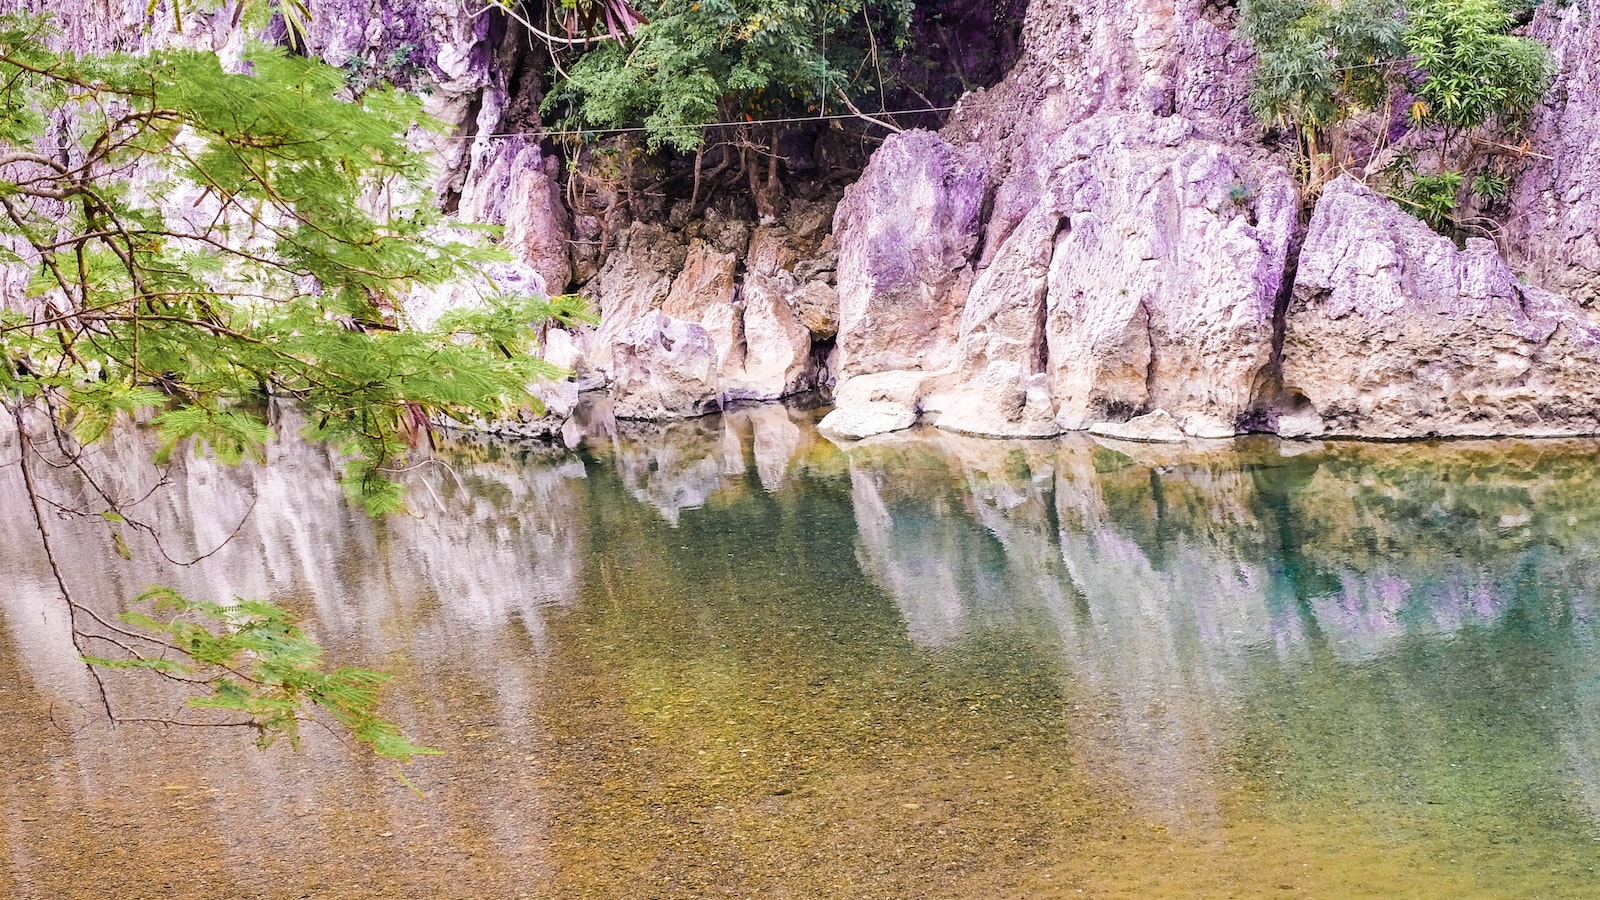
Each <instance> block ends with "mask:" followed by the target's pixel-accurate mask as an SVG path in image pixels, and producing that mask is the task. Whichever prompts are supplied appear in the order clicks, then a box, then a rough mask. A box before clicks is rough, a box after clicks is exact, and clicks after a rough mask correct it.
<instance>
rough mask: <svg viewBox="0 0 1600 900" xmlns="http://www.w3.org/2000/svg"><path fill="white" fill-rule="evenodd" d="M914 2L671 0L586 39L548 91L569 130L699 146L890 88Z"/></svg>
mask: <svg viewBox="0 0 1600 900" xmlns="http://www.w3.org/2000/svg"><path fill="white" fill-rule="evenodd" d="M911 11H912V2H911V0H840V2H834V0H829V2H825V3H824V2H800V3H793V2H775V0H665V2H663V3H662V4H661V5H660V6H659V7H656V8H654V9H652V10H651V12H650V19H649V21H648V22H645V23H643V24H642V25H639V26H638V27H637V29H636V30H634V32H633V33H632V35H631V36H622V35H618V36H617V37H618V38H620V39H619V40H615V41H606V42H602V43H600V44H599V45H598V46H593V47H586V48H585V49H584V50H583V51H581V52H578V53H577V54H576V59H575V60H574V61H572V62H571V63H570V64H569V65H567V67H566V68H565V73H564V77H563V78H562V79H561V80H560V81H559V82H558V83H557V85H556V88H555V90H553V91H552V92H551V93H550V96H549V97H547V98H546V99H545V109H546V111H550V110H554V109H556V108H558V107H560V108H564V109H565V110H566V118H565V120H564V125H565V126H566V127H569V128H620V127H625V126H631V125H643V127H644V128H645V130H646V135H647V141H648V144H649V146H650V148H651V149H652V150H653V149H655V148H657V147H660V146H662V145H670V146H672V147H675V148H677V149H679V150H681V151H685V152H693V151H695V150H696V149H698V148H699V147H700V144H701V140H702V137H701V135H702V130H701V126H703V125H706V124H708V123H712V122H719V121H733V120H738V119H743V118H753V119H760V118H768V117H772V116H784V115H804V114H807V113H815V112H817V111H818V110H821V109H823V108H832V109H836V110H838V111H841V112H842V111H845V110H847V109H849V108H850V107H851V105H852V104H853V103H854V102H855V101H856V100H858V99H860V98H861V97H862V96H864V95H865V94H869V93H873V92H876V91H881V90H882V88H883V70H884V67H885V65H886V63H885V62H884V61H883V60H882V59H881V58H880V47H885V48H886V47H892V46H894V45H895V43H896V42H899V41H902V40H904V37H905V34H906V31H907V29H908V28H909V25H910V21H911Z"/></svg>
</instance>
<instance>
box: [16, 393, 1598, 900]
mask: <svg viewBox="0 0 1600 900" xmlns="http://www.w3.org/2000/svg"><path fill="white" fill-rule="evenodd" d="M813 419H814V415H813V414H810V413H804V412H796V411H787V410H784V409H781V408H776V407H771V408H760V409H752V410H744V411H740V412H737V413H730V414H728V415H726V416H722V417H713V418H710V419H706V420H702V421H698V422H691V423H681V424H675V425H671V426H661V425H632V426H626V425H625V426H623V427H606V426H604V425H603V424H600V425H596V426H594V428H593V429H591V434H590V436H589V437H588V438H587V439H586V440H585V441H584V443H583V444H582V445H581V446H580V447H579V448H578V449H576V450H574V451H570V452H567V451H554V450H544V449H539V450H517V449H510V448H504V447H501V448H495V447H485V446H475V445H474V446H465V447H461V448H457V449H456V450H453V451H451V452H450V453H447V454H444V455H443V456H442V457H441V458H442V459H445V460H448V461H449V464H450V467H449V468H448V469H447V468H446V467H445V466H428V467H424V468H422V469H419V470H418V471H417V473H415V477H416V479H417V480H416V482H415V484H414V487H413V493H412V498H413V505H414V507H415V509H416V512H417V514H418V517H416V518H404V517H401V518H394V519H389V520H385V521H381V522H373V521H369V520H367V519H365V518H364V517H362V516H361V515H360V514H359V513H352V512H351V511H350V510H348V509H347V508H346V506H345V505H344V503H343V501H342V499H341V498H340V495H339V491H338V488H337V487H336V486H335V485H334V484H333V481H332V478H331V477H330V476H329V474H328V473H329V460H328V459H327V457H326V456H325V455H323V454H322V453H320V452H319V451H316V450H313V449H307V448H304V447H280V448H276V449H275V450H274V452H273V456H272V459H271V460H270V462H269V463H268V464H267V465H264V466H246V467H244V468H241V469H226V468H219V467H217V466H215V465H213V464H211V463H210V462H208V461H205V460H192V459H190V460H183V461H181V462H180V463H179V464H178V466H177V467H176V468H175V469H174V470H173V471H172V472H170V473H169V480H170V482H171V483H170V485H168V486H166V487H164V488H162V489H161V490H158V491H156V492H155V493H154V494H152V496H151V498H150V499H149V500H148V501H146V502H145V503H144V504H143V505H142V506H141V507H139V508H140V509H143V510H145V514H146V515H147V516H149V517H151V518H154V519H159V520H161V521H163V522H165V523H166V528H165V534H166V544H167V549H168V551H169V552H171V553H172V554H173V555H174V556H177V555H180V554H182V553H184V552H188V553H193V552H197V551H198V552H204V551H206V550H210V549H212V548H213V547H215V546H216V545H217V543H218V542H220V541H221V540H222V539H223V538H225V537H226V536H227V535H229V534H230V533H233V532H234V530H235V529H236V528H237V529H238V531H237V534H236V536H235V537H234V538H233V540H232V541H231V542H230V543H228V544H227V545H226V546H225V547H224V548H223V549H222V550H221V551H220V552H218V553H217V554H216V555H215V556H213V557H211V558H210V559H208V560H206V561H205V562H204V563H202V564H200V565H198V566H195V567H192V568H181V569H180V568H177V567H173V566H170V565H164V564H162V565H158V564H157V560H158V559H159V554H158V553H157V552H156V550H155V548H154V547H152V546H150V545H149V544H147V543H141V542H140V541H139V540H137V539H130V543H131V544H132V547H133V550H134V554H135V556H134V559H133V561H131V562H123V561H121V560H119V559H118V558H117V557H116V555H115V554H114V552H113V549H112V546H111V543H110V538H109V536H108V535H107V534H106V533H105V531H104V528H103V526H100V525H95V524H90V523H86V522H83V521H80V520H60V521H55V522H52V528H53V529H54V530H55V532H56V533H57V534H58V535H60V536H61V537H62V539H63V540H64V541H68V540H70V542H71V543H72V548H71V549H70V550H69V551H68V553H67V563H68V574H69V577H70V579H71V580H72V582H73V584H74V585H75V587H76V589H77V590H78V591H79V592H80V594H82V595H85V596H94V597H96V598H98V602H99V603H100V604H101V605H102V606H103V607H104V608H106V609H108V610H109V609H114V608H116V607H117V605H118V604H119V603H120V602H122V601H123V600H124V599H125V598H127V597H130V596H132V595H134V594H136V593H137V592H138V591H139V590H140V589H142V588H143V587H144V586H145V585H147V584H152V583H162V584H173V585H176V586H178V587H180V588H182V589H184V590H185V591H187V592H189V593H191V594H196V595H202V596H211V597H218V598H225V597H227V596H230V595H232V594H235V593H238V594H244V595H247V596H261V597H267V598H270V599H273V600H276V601H278V602H281V603H284V604H286V605H289V606H291V607H293V608H295V609H297V610H299V611H300V612H302V613H303V614H305V615H306V616H307V617H308V619H309V620H310V622H311V625H312V628H313V630H314V631H315V633H316V635H317V637H318V638H319V639H320V640H322V641H323V642H324V643H325V644H326V645H328V646H329V647H330V648H331V650H332V651H334V652H336V653H338V654H339V655H340V657H341V658H343V659H348V660H352V661H356V662H360V663H363V664H367V665H372V666H377V667H382V668H385V669H388V670H390V671H392V672H394V673H396V675H397V678H396V682H395V684H394V686H393V687H392V689H391V691H390V694H389V703H388V710H389V712H390V713H391V714H392V715H393V716H394V717H395V718H397V719H399V720H400V721H402V722H403V723H404V724H405V727H406V728H407V730H408V731H409V732H410V733H411V734H413V735H415V736H416V737H418V738H419V739H420V740H422V741H423V742H424V743H427V744H430V745H432V746H435V747H439V748H441V749H444V750H446V751H447V754H446V755H445V756H443V757H438V758H429V759H424V760H421V761H419V762H417V763H416V764H414V765H413V766H411V767H409V769H408V770H407V771H408V774H409V776H410V778H411V780H412V781H413V782H414V783H415V784H416V785H417V787H418V788H419V789H420V790H421V792H422V793H423V794H425V795H426V796H425V798H424V797H419V796H418V795H417V794H416V793H413V792H412V791H411V790H410V789H408V788H407V787H406V786H404V785H403V784H401V783H400V781H399V780H398V779H397V778H396V777H395V776H394V774H393V767H392V766H388V765H385V764H380V763H376V762H374V761H372V760H370V759H367V758H365V757H362V756H360V755H354V754H351V753H349V752H347V751H346V749H345V748H344V747H343V746H342V745H341V744H340V743H339V742H338V741H337V740H335V739H334V738H333V737H332V736H331V735H329V734H328V733H325V732H321V731H317V730H312V731H310V732H308V733H307V741H306V745H305V747H304V749H303V750H302V751H301V752H299V753H294V752H292V751H290V750H289V749H288V748H287V747H279V748H273V749H271V750H268V751H266V752H260V751H257V750H255V749H254V747H253V746H252V744H251V741H250V737H249V735H247V734H243V733H237V732H232V731H221V730H215V729H211V730H208V729H187V728H161V727H155V726H122V727H118V728H111V727H109V726H108V725H107V724H106V722H105V721H104V717H103V715H101V714H100V713H98V712H97V707H96V705H95V703H96V701H95V699H94V695H93V693H92V687H91V684H90V683H89V682H88V680H87V678H86V676H85V675H84V673H83V671H82V669H81V667H79V666H78V665H77V664H76V663H75V662H74V654H73V651H72V649H71V646H70V644H69V643H68V640H67V636H66V633H65V631H64V627H65V626H64V623H63V617H62V615H61V612H60V610H59V606H58V603H57V601H56V600H55V598H54V594H53V592H52V588H51V585H50V583H49V582H48V580H47V578H48V572H47V571H46V569H45V568H44V565H43V560H42V558H41V556H40V553H39V552H38V550H37V549H36V548H37V539H36V537H35V536H34V535H33V533H32V531H31V528H30V525H29V521H28V519H27V517H26V511H25V506H24V505H23V501H22V500H21V498H20V494H21V489H20V485H19V483H18V482H19V479H18V476H17V470H16V467H15V465H14V464H12V465H7V466H5V467H3V468H0V498H3V499H0V503H3V505H4V509H3V510H0V512H3V517H0V541H3V542H4V543H3V546H4V547H5V548H6V550H5V553H4V555H3V558H0V579H3V584H4V585H5V589H4V590H0V621H3V626H4V628H3V632H0V768H3V770H4V771H5V772H6V777H5V778H4V779H0V811H3V816H0V829H3V835H4V850H5V852H4V854H3V856H0V894H4V895H8V896H18V897H63V896H70V897H119V898H121V897H166V896H180V897H181V896H191V897H369V896H392V897H517V896H528V897H563V898H565V897H582V896H616V897H698V896H760V897H817V896H850V897H941V898H943V897H982V898H989V897H1023V896H1027V897H1035V896H1054V895H1061V896H1071V897H1077V896H1129V897H1153V896H1218V897H1222V896H1261V895H1273V896H1280V895H1281V896H1305V897H1345V896H1457V897H1461V896H1480V897H1580V896H1581V897H1591V896H1595V893H1596V891H1597V890H1600V887H1597V885H1600V877H1597V873H1596V867H1597V865H1600V610H1597V608H1596V598H1597V597H1600V569H1597V567H1596V565H1595V555H1596V551H1597V550H1600V480H1597V472H1600V466H1597V456H1596V454H1597V452H1600V444H1596V443H1592V442H1537V443H1514V442H1502V443H1452V444H1441V445H1422V444H1404V445H1359V444H1347V443H1341V444H1333V443H1330V444H1326V445H1306V444H1283V445H1279V444H1277V443H1276V442H1268V441H1241V442H1226V443H1217V444H1211V445H1207V446H1205V447H1203V448H1187V449H1179V448H1164V447H1157V446H1145V445H1113V444H1110V443H1107V444H1104V445H1103V444H1100V443H1096V442H1095V441H1093V440H1090V439H1088V438H1083V437H1073V438H1070V439H1066V440H1062V441H1059V442H1056V441H1048V442H1000V441H984V440H976V439H966V438H958V437H954V436H950V435H942V434H938V433H936V432H924V433H918V434H915V435H906V436H900V437H894V438H890V439H885V440H882V441H881V442H879V443H870V442H869V443H868V444H866V445H862V446H857V447H855V448H854V449H851V450H848V451H842V450H840V449H838V448H836V447H834V446H833V445H832V444H829V443H828V442H826V441H823V440H821V439H819V438H817V437H816V436H815V433H814V431H813V429H812V421H813ZM140 452H141V451H140V450H139V448H138V446H137V445H136V443H135V442H133V441H128V442H127V443H126V444H125V445H123V446H118V447H113V448H111V449H110V451H109V455H108V457H107V458H106V459H105V461H104V473H105V476H106V478H107V479H108V480H110V481H112V482H114V483H115V484H116V485H117V489H118V490H120V491H123V492H125V493H126V494H128V495H137V494H142V493H144V492H145V491H146V490H147V489H148V488H149V487H150V486H151V483H152V478H151V477H150V476H149V474H148V473H147V472H145V470H143V469H142V468H141V467H140V466H138V465H136V464H134V460H136V459H137V458H138V454H139V453H140ZM15 453H16V449H15V445H14V443H12V444H6V445H5V447H4V448H0V458H3V459H14V458H15ZM50 492H51V496H53V497H55V498H57V499H59V500H62V501H64V502H70V501H75V500H82V498H83V488H82V486H81V485H74V484H72V483H70V482H67V481H55V482H52V483H51V487H50ZM241 522H242V523H243V524H242V526H241V524H240V523H241ZM113 702H114V703H115V704H116V705H117V706H118V708H119V710H121V711H123V712H124V713H126V714H130V715H132V714H151V713H159V714H170V713H171V712H172V710H173V709H175V707H176V704H177V702H178V701H177V698H174V697H170V696H167V695H165V694H163V693H162V692H161V691H160V690H159V689H156V688H154V687H153V686H151V685H149V684H148V683H145V682H143V681H138V680H132V679H119V680H116V681H114V682H113Z"/></svg>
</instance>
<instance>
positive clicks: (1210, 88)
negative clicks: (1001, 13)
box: [835, 0, 1297, 437]
mask: <svg viewBox="0 0 1600 900" xmlns="http://www.w3.org/2000/svg"><path fill="white" fill-rule="evenodd" d="M1228 15H1229V14H1228V13H1226V12H1223V11H1219V10H1216V9H1213V8H1210V7H1206V6H1204V5H1203V4H1200V3H1180V4H1177V5H1172V4H1167V3H1161V4H1151V3H1142V2H1091V3H1083V4H1071V3H1066V2H1052V0H1036V2H1034V3H1033V4H1030V7H1029V13H1028V24H1027V26H1026V28H1025V31H1024V43H1025V49H1024V53H1023V57H1022V60H1021V61H1020V62H1019V63H1018V65H1017V66H1016V68H1015V69H1013V71H1012V73H1011V74H1010V75H1008V76H1007V78H1006V79H1005V80H1004V81H1003V82H1002V83H1001V84H1000V85H998V86H996V87H994V88H991V89H989V90H988V91H986V92H978V93H976V94H973V95H970V96H969V97H967V98H965V99H964V100H963V101H962V103H961V105H960V108H959V109H958V110H957V111H956V112H955V113H954V114H953V116H952V121H951V124H950V125H949V126H947V127H946V128H945V129H944V130H943V132H942V133H941V135H938V136H935V135H916V134H902V135H896V136H895V137H894V138H891V139H890V140H889V141H888V142H886V143H885V145H884V147H883V148H882V149H881V150H880V151H879V152H878V154H876V155H875V156H874V158H873V162H872V165H871V166H870V167H869V168H868V170H867V172H866V173H865V174H864V175H863V178H862V182H861V183H858V184H857V185H856V186H854V187H852V188H851V190H850V191H849V192H847V194H846V196H845V198H844V200H843V201H842V202H841V205H840V210H839V213H838V214H837V215H836V218H835V239H836V240H837V242H838V245H839V249H840V268H839V292H840V301H841V331H840V337H839V345H840V348H841V356H842V360H841V362H842V365H841V374H842V375H843V376H845V377H847V378H848V377H851V376H859V375H862V374H869V373H877V372H889V371H896V370H922V371H932V372H937V373H938V377H936V378H933V379H929V381H928V382H927V384H926V387H927V390H926V392H925V393H926V396H925V397H924V398H922V402H921V404H920V409H921V410H922V411H924V412H937V413H938V417H937V418H936V419H935V422H936V424H938V425H939V426H940V427H944V428H948V429H950V430H955V431H962V432H967V433H973V434H985V435H994V436H1029V437H1038V436H1045V435H1049V434H1053V433H1056V432H1058V431H1061V430H1063V429H1080V428H1086V427H1089V426H1091V425H1095V424H1097V423H1101V422H1108V421H1109V422H1120V421H1125V420H1127V419H1129V418H1131V417H1134V416H1138V415H1141V414H1144V413H1148V412H1151V411H1154V410H1156V409H1163V410H1166V411H1167V412H1168V413H1171V414H1172V415H1173V416H1174V417H1175V418H1176V419H1177V420H1178V421H1179V422H1180V423H1181V424H1182V425H1183V427H1184V428H1185V430H1186V431H1187V432H1188V433H1191V434H1197V435H1224V434H1229V435H1231V434H1233V433H1235V432H1236V431H1237V430H1239V428H1240V427H1241V425H1243V424H1244V423H1245V422H1246V421H1247V420H1249V419H1250V418H1251V417H1252V416H1253V414H1254V412H1255V407H1256V405H1257V399H1258V394H1260V393H1261V390H1262V388H1263V385H1265V384H1266V383H1267V382H1269V381H1270V380H1271V377H1270V376H1271V371H1270V370H1271V366H1272V362H1273V330H1274V308H1275V303H1276V300H1277V297H1278V294H1279V292H1280V290H1281V287H1282V281H1283V277H1284V272H1285V269H1286V264H1287V260H1288V257H1289V250H1290V247H1291V244H1292V243H1293V240H1294V238H1295V231H1296V212H1297V197H1296V193H1295V189H1294V186H1293V183H1292V180H1291V179H1290V177H1289V175H1288V172H1287V170H1286V168H1285V167H1284V166H1283V165H1282V163H1281V162H1279V161H1276V160H1274V159H1273V158H1272V157H1271V156H1270V155H1268V154H1267V153H1265V152H1264V151H1261V150H1257V149H1252V148H1251V147H1250V146H1249V145H1248V144H1247V143H1243V142H1237V141H1236V140H1235V139H1237V138H1239V137H1240V136H1246V135H1254V134H1255V133H1257V129H1256V127H1255V126H1254V124H1253V123H1252V122H1251V120H1250V119H1249V115H1248V111H1247V110H1246V109H1245V107H1244V104H1243V99H1244V96H1245V93H1246V92H1247V87H1246V80H1245V79H1244V78H1242V77H1241V75H1240V71H1241V69H1243V68H1244V67H1243V63H1245V62H1246V61H1247V60H1248V57H1249V51H1248V48H1247V47H1244V46H1242V45H1241V43H1240V41H1238V40H1237V39H1236V38H1235V37H1234V36H1233V35H1232V33H1231V29H1232V21H1231V19H1229V18H1228ZM980 179H981V180H980ZM878 185H883V187H878ZM906 185H911V187H906ZM902 195H907V196H902ZM974 208H976V209H979V210H981V211H982V215H981V216H980V217H979V218H978V219H977V220H971V219H966V218H963V217H961V216H952V215H948V214H946V215H944V216H943V217H942V218H941V216H940V215H937V214H935V213H934V211H936V210H938V211H943V210H952V211H956V210H959V211H963V212H964V211H966V210H968V209H974ZM936 222H948V223H950V225H953V226H955V227H953V228H952V227H945V228H943V229H942V230H941V229H940V228H936V227H935V226H934V225H933V224H932V223H936ZM901 247H912V248H917V249H918V251H919V255H912V254H909V253H900V254H899V255H898V256H897V255H896V254H895V253H894V250H895V249H896V248H901ZM952 250H953V251H955V252H953V253H952V252H951V251H952ZM906 259H915V260H917V261H918V262H920V263H921V265H920V267H918V266H913V265H911V264H909V263H907V262H903V261H902V260H906ZM869 262H870V263H871V264H870V265H869V264H867V263H869ZM886 288H888V289H889V290H886ZM893 292H899V293H898V294H895V293H893ZM878 309H883V310H888V311H891V313H890V314H884V315H880V316H878V317H876V318H873V317H868V316H865V315H862V314H860V313H859V312H857V313H855V314H853V311H855V310H868V311H874V310H878ZM902 311H904V312H902ZM893 314H900V315H903V316H905V317H906V320H907V321H908V322H911V323H915V327H906V326H905V325H902V324H901V323H900V322H899V321H897V320H896V319H895V318H894V317H893ZM952 321H954V323H955V333H954V336H953V340H952V338H951V334H950V331H949V329H948V323H950V322H952ZM886 326H887V327H886ZM1041 376H1042V377H1041ZM840 394H841V397H844V396H847V395H846V392H845V391H844V390H843V389H841V392H840ZM879 419H880V420H881V421H888V420H887V419H882V417H879Z"/></svg>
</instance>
